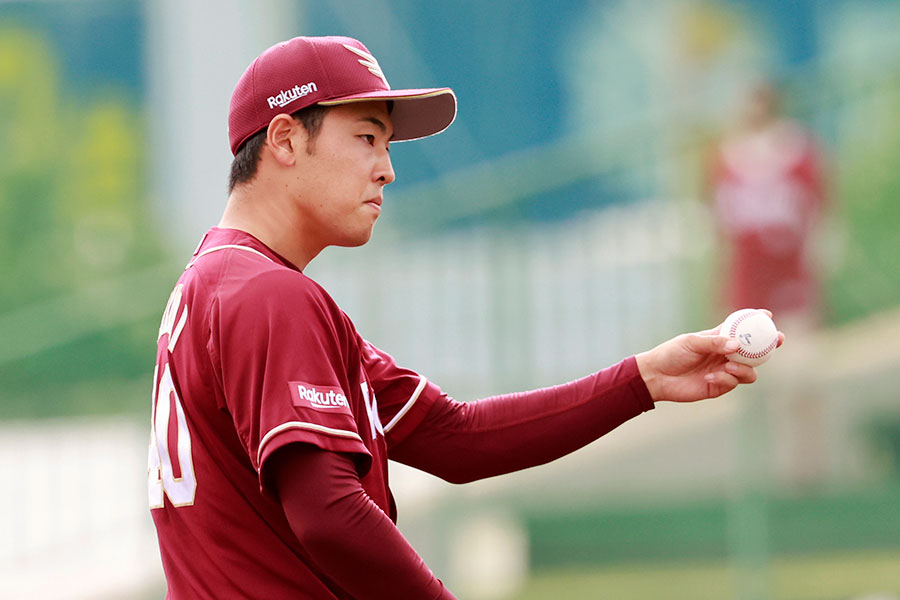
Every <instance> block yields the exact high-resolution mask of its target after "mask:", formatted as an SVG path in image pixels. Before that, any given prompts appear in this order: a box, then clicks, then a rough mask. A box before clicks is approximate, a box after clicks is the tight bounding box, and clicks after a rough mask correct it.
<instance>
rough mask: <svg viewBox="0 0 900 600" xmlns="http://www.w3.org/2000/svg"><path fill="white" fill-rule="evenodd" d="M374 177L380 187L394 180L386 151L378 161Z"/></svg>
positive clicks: (389, 155) (389, 156)
mask: <svg viewBox="0 0 900 600" xmlns="http://www.w3.org/2000/svg"><path fill="white" fill-rule="evenodd" d="M376 175H377V177H376V180H377V181H379V182H381V184H382V185H387V184H389V183H391V182H392V181H394V179H395V178H396V175H395V174H394V165H393V164H392V163H391V154H390V153H389V152H388V151H387V150H385V151H384V153H383V154H382V158H381V160H379V161H378V169H377V171H376Z"/></svg>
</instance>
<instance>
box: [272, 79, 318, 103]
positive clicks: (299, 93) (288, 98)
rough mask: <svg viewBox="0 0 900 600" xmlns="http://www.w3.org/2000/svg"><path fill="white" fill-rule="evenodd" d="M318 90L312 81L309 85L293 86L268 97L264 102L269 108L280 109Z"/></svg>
mask: <svg viewBox="0 0 900 600" xmlns="http://www.w3.org/2000/svg"><path fill="white" fill-rule="evenodd" d="M318 91H319V88H318V87H317V86H316V83H315V82H314V81H310V82H309V83H305V84H303V85H295V86H294V87H292V88H291V89H289V90H281V91H280V92H278V94H276V95H274V96H269V97H268V98H266V100H267V101H268V102H269V108H275V107H276V106H277V107H279V108H282V107H284V106H287V105H288V104H290V103H291V102H293V101H294V100H299V99H300V98H302V97H303V96H306V95H307V94H311V93H313V92H318Z"/></svg>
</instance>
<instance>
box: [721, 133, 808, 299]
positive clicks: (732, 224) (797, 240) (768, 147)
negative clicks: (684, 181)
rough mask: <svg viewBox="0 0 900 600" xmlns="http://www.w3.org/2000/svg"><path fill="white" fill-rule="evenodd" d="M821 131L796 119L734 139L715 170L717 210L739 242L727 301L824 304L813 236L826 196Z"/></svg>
mask: <svg viewBox="0 0 900 600" xmlns="http://www.w3.org/2000/svg"><path fill="white" fill-rule="evenodd" d="M822 175H823V174H822V172H821V167H820V158H819V156H818V150H817V148H816V145H815V141H814V140H813V138H812V137H811V136H810V135H809V134H807V133H806V132H805V131H804V130H802V129H800V127H799V126H798V125H796V124H793V123H790V122H784V121H783V122H779V123H778V124H776V125H773V126H772V127H770V128H769V129H767V130H765V131H761V132H756V133H753V134H747V135H745V136H743V137H737V138H734V139H730V140H727V141H726V142H725V143H724V144H723V145H722V148H721V150H720V152H719V154H718V157H717V161H716V164H715V166H714V170H713V175H712V176H713V181H712V184H713V186H714V189H715V210H716V217H717V220H718V222H719V226H720V229H721V231H722V233H723V235H724V236H725V237H726V239H728V240H729V242H730V245H731V247H732V256H731V264H730V265H729V266H728V289H727V295H728V296H727V304H728V306H729V307H730V308H731V309H737V308H746V307H757V308H769V309H772V310H773V311H775V313H776V314H782V313H786V312H791V311H795V310H804V309H809V308H812V307H814V306H815V305H816V303H817V300H818V297H817V293H818V290H817V281H816V278H815V273H814V270H813V266H812V265H811V264H810V261H809V256H808V255H809V241H810V234H811V232H812V229H813V226H814V225H815V223H816V221H817V219H818V217H819V214H820V212H821V210H822V204H823V202H824V198H823V196H824V183H823V178H822Z"/></svg>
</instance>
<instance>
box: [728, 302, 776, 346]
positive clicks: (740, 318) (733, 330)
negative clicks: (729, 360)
mask: <svg viewBox="0 0 900 600" xmlns="http://www.w3.org/2000/svg"><path fill="white" fill-rule="evenodd" d="M755 314H756V311H747V312H745V313H744V314H742V315H740V316H738V317H737V318H736V319H735V320H734V323H732V324H731V329H730V330H729V332H730V333H731V336H730V337H735V334H736V333H737V327H738V325H739V324H740V322H741V321H743V320H744V319H746V318H747V317H751V316H753V315H755ZM777 345H778V338H777V337H776V338H775V340H774V341H772V342H771V343H770V344H769V345H768V346H766V347H765V348H763V349H762V350H760V351H758V352H747V351H746V350H744V349H743V348H738V349H737V353H738V354H740V355H741V356H743V357H744V358H762V357H763V356H765V355H766V354H768V353H769V352H771V351H772V350H774V349H775V346H777Z"/></svg>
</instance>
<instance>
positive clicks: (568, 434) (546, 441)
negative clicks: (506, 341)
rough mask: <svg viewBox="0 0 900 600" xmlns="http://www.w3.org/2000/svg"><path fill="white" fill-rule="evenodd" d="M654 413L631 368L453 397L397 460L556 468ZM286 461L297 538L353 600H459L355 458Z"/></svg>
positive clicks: (286, 503) (322, 454)
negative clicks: (381, 502) (375, 494)
mask: <svg viewBox="0 0 900 600" xmlns="http://www.w3.org/2000/svg"><path fill="white" fill-rule="evenodd" d="M652 408H653V401H652V399H651V398H650V395H649V392H648V391H647V388H646V386H645V385H644V382H643V380H642V379H641V377H640V373H639V372H638V370H637V365H636V363H635V360H634V358H629V359H626V360H624V361H622V362H621V363H619V364H617V365H614V366H612V367H610V368H608V369H604V370H603V371H600V372H598V373H595V374H593V375H590V376H588V377H584V378H582V379H578V380H576V381H572V382H570V383H567V384H563V385H558V386H555V387H551V388H544V389H540V390H534V391H530V392H521V393H515V394H506V395H503V396H495V397H491V398H486V399H484V400H478V401H475V402H468V403H466V402H457V401H455V400H452V399H450V398H448V397H446V396H443V397H442V398H441V399H440V400H438V401H437V402H436V403H435V405H434V406H433V407H432V408H431V410H430V411H429V413H428V415H427V416H426V417H425V419H424V420H423V421H422V423H420V424H419V426H418V427H417V428H416V430H415V431H414V432H413V433H412V434H410V435H409V437H407V439H405V440H404V441H403V442H401V443H400V444H398V445H397V446H396V447H395V448H393V449H392V450H391V452H390V457H391V459H393V460H397V461H399V462H402V463H405V464H408V465H410V466H413V467H416V468H419V469H422V470H424V471H427V472H429V473H432V474H435V475H437V476H439V477H442V478H443V479H446V480H447V481H451V482H454V483H461V482H467V481H474V480H476V479H481V478H484V477H491V476H494V475H499V474H502V473H508V472H512V471H516V470H519V469H524V468H528V467H532V466H535V465H540V464H543V463H546V462H549V461H552V460H554V459H556V458H559V457H561V456H564V455H566V454H568V453H570V452H573V451H574V450H577V449H578V448H581V447H582V446H585V445H586V444H588V443H590V442H591V441H593V440H596V439H597V438H599V437H600V436H602V435H604V434H606V433H607V432H609V431H611V430H612V429H614V428H616V427H618V426H619V425H621V424H622V423H624V422H625V421H627V420H629V419H631V418H632V417H634V416H637V415H638V414H640V413H641V412H644V411H646V410H650V409H652ZM278 454H279V457H278V461H277V462H276V465H275V469H274V473H275V485H276V489H277V491H278V496H279V498H280V500H281V503H282V505H283V507H284V510H285V514H286V515H287V518H288V521H289V523H290V525H291V528H292V529H293V530H294V533H295V534H296V535H297V537H298V539H299V540H300V542H301V544H303V546H304V547H305V549H306V550H307V551H308V552H309V555H310V556H312V557H313V560H314V561H315V562H316V565H317V566H318V567H319V569H321V570H322V572H324V573H325V574H326V575H327V576H328V577H329V578H330V579H331V580H332V581H335V582H338V585H340V587H341V588H342V589H343V590H345V591H346V592H347V593H349V594H351V597H352V598H354V599H358V600H369V599H371V600H382V599H388V598H409V599H411V600H418V599H420V598H421V599H440V600H445V599H453V598H454V596H453V595H452V594H451V593H450V592H449V591H447V590H446V589H445V588H444V587H443V584H441V582H440V581H439V580H438V579H437V578H435V576H434V574H433V573H432V572H431V571H430V570H429V569H428V567H427V566H426V565H425V563H424V562H423V561H422V559H421V558H420V557H419V556H418V554H417V553H416V552H415V550H414V549H413V548H412V546H410V545H409V543H408V542H407V541H406V539H405V538H403V536H402V534H401V533H400V532H399V530H398V529H397V528H396V526H395V525H394V523H393V522H392V521H391V520H390V519H389V518H388V516H387V515H385V514H384V512H383V511H382V510H381V509H379V508H378V507H377V506H376V505H375V504H374V503H373V502H372V501H371V500H370V499H369V497H368V496H367V495H366V493H365V491H364V490H363V489H362V485H361V484H360V481H359V476H358V474H357V472H356V470H355V467H354V463H353V461H352V459H351V458H350V457H349V456H347V455H343V454H338V453H335V452H329V451H326V450H320V449H318V448H315V447H313V446H307V445H305V444H292V445H291V446H288V447H285V448H283V449H282V450H280V451H279V452H278Z"/></svg>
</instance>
